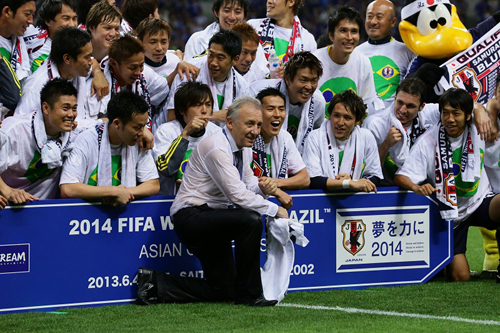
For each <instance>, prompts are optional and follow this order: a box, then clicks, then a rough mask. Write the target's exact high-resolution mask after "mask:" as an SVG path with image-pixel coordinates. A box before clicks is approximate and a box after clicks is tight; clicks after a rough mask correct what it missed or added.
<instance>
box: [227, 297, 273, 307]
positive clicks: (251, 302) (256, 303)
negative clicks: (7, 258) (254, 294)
mask: <svg viewBox="0 0 500 333" xmlns="http://www.w3.org/2000/svg"><path fill="white" fill-rule="evenodd" d="M277 303H278V301H277V300H275V299H274V300H267V299H265V298H264V296H260V297H258V298H256V299H253V300H248V301H239V302H238V301H236V302H235V304H242V305H248V306H275V305H276V304H277Z"/></svg>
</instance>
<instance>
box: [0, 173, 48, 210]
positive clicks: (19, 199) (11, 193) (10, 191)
mask: <svg viewBox="0 0 500 333" xmlns="http://www.w3.org/2000/svg"><path fill="white" fill-rule="evenodd" d="M0 195H1V196H4V197H5V199H7V200H8V201H11V202H12V203H13V204H15V205H20V204H24V203H26V202H28V201H33V200H39V199H38V198H37V197H35V196H34V195H31V194H29V193H28V192H26V191H24V190H18V189H15V188H12V187H10V186H9V185H7V184H5V182H4V181H3V179H2V177H0ZM0 201H3V200H0ZM4 206H5V205H4Z"/></svg>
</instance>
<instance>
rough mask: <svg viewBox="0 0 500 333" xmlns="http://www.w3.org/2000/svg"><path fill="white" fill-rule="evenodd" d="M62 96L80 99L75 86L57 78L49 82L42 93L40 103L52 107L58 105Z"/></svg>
mask: <svg viewBox="0 0 500 333" xmlns="http://www.w3.org/2000/svg"><path fill="white" fill-rule="evenodd" d="M61 96H75V97H78V91H77V90H76V88H75V86H73V84H72V83H71V82H69V81H67V80H65V79H63V78H60V77H58V78H55V79H53V80H50V81H48V82H47V83H46V84H45V85H44V86H43V88H42V91H41V92H40V102H41V104H43V102H46V103H47V104H49V106H50V107H53V106H54V104H56V103H57V101H58V100H59V98H61Z"/></svg>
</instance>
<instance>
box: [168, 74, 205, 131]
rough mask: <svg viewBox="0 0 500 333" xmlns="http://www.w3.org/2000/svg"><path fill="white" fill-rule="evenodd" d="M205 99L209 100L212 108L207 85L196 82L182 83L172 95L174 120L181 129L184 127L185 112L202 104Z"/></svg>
mask: <svg viewBox="0 0 500 333" xmlns="http://www.w3.org/2000/svg"><path fill="white" fill-rule="evenodd" d="M207 97H208V98H209V99H210V102H212V108H213V105H214V97H213V96H212V91H211V90H210V87H209V86H208V85H206V84H205V83H201V82H196V81H187V82H184V83H182V84H181V85H180V86H179V88H178V89H177V91H176V92H175V95H174V111H175V119H177V120H178V121H179V122H180V123H181V125H182V126H183V127H184V126H186V123H185V122H184V115H185V114H186V112H187V110H188V109H189V108H190V107H191V106H193V105H196V104H198V103H201V102H203V101H204V100H205V99H206V98H207ZM212 110H213V109H212Z"/></svg>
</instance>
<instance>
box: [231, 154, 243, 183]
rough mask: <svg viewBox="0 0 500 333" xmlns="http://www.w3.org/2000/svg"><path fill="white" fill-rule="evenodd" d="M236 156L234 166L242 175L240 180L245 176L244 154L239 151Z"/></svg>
mask: <svg viewBox="0 0 500 333" xmlns="http://www.w3.org/2000/svg"><path fill="white" fill-rule="evenodd" d="M233 155H234V166H235V167H236V169H238V172H239V173H240V179H241V178H242V176H243V152H242V151H241V150H237V151H235V152H234V153H233Z"/></svg>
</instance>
